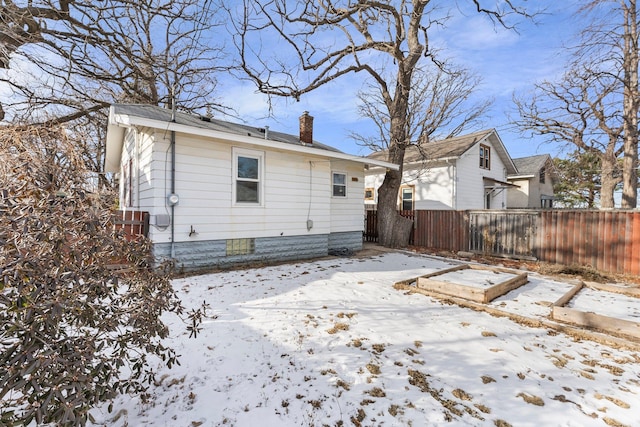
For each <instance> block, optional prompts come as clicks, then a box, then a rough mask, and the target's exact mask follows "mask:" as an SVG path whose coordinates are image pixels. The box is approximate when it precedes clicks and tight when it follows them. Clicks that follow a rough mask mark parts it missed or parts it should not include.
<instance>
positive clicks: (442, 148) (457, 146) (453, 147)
mask: <svg viewBox="0 0 640 427" xmlns="http://www.w3.org/2000/svg"><path fill="white" fill-rule="evenodd" d="M492 135H493V137H494V139H493V141H492V142H493V143H494V145H495V147H494V148H495V149H496V151H497V152H498V155H500V157H501V158H502V160H503V162H504V164H505V166H506V168H507V172H508V173H515V167H514V165H513V163H512V161H511V157H510V156H509V153H507V150H506V148H505V147H504V145H503V144H502V141H501V140H500V137H499V136H498V134H497V132H496V130H495V129H485V130H481V131H478V132H474V133H470V134H466V135H460V136H454V137H451V138H446V139H443V140H440V141H434V142H428V143H425V144H421V145H420V146H419V147H418V146H415V145H412V146H409V147H408V148H407V150H406V152H405V155H404V163H405V164H408V163H417V162H422V161H425V160H426V161H437V160H445V159H457V158H459V157H460V156H462V155H463V154H464V153H466V152H467V150H469V149H470V148H471V147H473V146H474V145H475V144H477V143H478V142H481V141H484V140H487V139H489V138H491V137H492ZM387 153H388V150H383V151H376V152H374V153H371V154H369V155H368V156H367V157H368V158H370V159H374V160H385V161H386V160H387V157H388V156H387Z"/></svg>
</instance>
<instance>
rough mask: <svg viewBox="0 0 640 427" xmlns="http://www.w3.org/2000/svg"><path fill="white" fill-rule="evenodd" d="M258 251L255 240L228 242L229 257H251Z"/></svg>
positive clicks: (231, 240) (230, 240)
mask: <svg viewBox="0 0 640 427" xmlns="http://www.w3.org/2000/svg"><path fill="white" fill-rule="evenodd" d="M255 251H256V240H255V239H229V240H227V256H233V255H249V254H252V253H255Z"/></svg>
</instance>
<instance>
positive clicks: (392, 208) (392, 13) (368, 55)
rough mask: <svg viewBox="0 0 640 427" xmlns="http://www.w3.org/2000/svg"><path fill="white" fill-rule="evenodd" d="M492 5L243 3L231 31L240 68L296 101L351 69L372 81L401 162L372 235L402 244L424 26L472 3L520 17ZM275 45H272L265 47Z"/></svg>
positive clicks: (426, 53)
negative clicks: (403, 192)
mask: <svg viewBox="0 0 640 427" xmlns="http://www.w3.org/2000/svg"><path fill="white" fill-rule="evenodd" d="M491 3H492V4H493V5H492V6H488V7H485V6H483V4H485V3H481V2H480V1H479V0H469V1H468V2H463V3H461V2H458V4H457V5H451V3H449V2H442V1H436V0H398V1H389V2H379V1H369V0H362V1H357V2H353V1H337V2H334V1H332V0H318V1H314V2H298V1H289V0H270V1H261V2H254V1H249V0H246V1H244V3H243V10H242V17H241V18H240V19H239V20H238V21H237V25H236V27H235V29H234V32H235V33H236V34H237V37H236V45H237V47H238V50H239V52H240V56H241V63H240V66H241V67H242V68H243V70H244V71H245V73H246V75H247V76H249V78H250V79H252V80H253V81H254V82H255V83H256V85H257V87H258V89H259V90H260V91H262V92H263V93H267V94H270V95H274V96H288V97H293V98H299V97H300V96H302V95H304V94H306V93H308V92H310V91H312V90H314V89H317V88H318V87H320V86H322V85H325V84H327V83H328V82H330V81H332V80H334V79H337V78H340V77H342V76H344V75H347V74H352V73H362V74H364V75H365V77H366V78H367V79H369V80H370V81H371V82H372V84H375V85H377V86H378V88H379V89H378V91H377V92H378V93H379V94H380V97H381V99H382V102H383V105H384V108H385V115H386V116H387V117H388V119H389V125H388V128H389V135H388V138H387V140H388V146H389V147H388V148H389V158H388V160H389V161H391V162H393V163H395V164H398V165H400V170H398V171H388V172H387V173H386V175H385V178H384V182H383V184H382V186H381V187H380V189H379V190H378V194H379V200H378V201H379V203H378V213H379V223H378V235H379V238H380V243H381V244H383V245H385V246H390V247H397V246H406V244H407V243H408V239H409V233H410V230H411V226H412V223H411V222H410V221H409V220H407V219H406V218H403V217H401V216H400V215H398V213H397V212H396V202H397V195H398V190H399V188H400V183H401V179H402V164H403V159H404V153H405V150H406V148H407V146H408V145H409V144H411V138H410V130H409V127H408V120H409V116H410V109H409V107H410V106H409V100H410V98H411V94H412V91H413V90H414V89H413V85H414V84H415V71H416V69H417V68H418V67H419V66H420V64H421V62H422V61H429V60H433V59H434V57H435V53H434V51H433V50H432V49H431V48H430V45H429V43H430V40H429V34H430V31H431V29H432V27H433V26H434V25H439V24H444V23H445V21H446V17H447V15H448V12H449V11H450V10H451V8H455V7H456V6H457V7H464V6H468V7H471V8H473V9H474V10H476V11H477V12H479V13H483V14H485V15H487V16H489V17H490V18H491V19H493V20H494V21H495V22H496V23H497V24H498V25H505V26H507V25H506V21H505V19H506V18H507V16H508V15H510V14H520V15H525V14H526V13H525V10H524V9H522V8H519V7H518V6H517V5H516V4H515V3H514V2H511V1H508V2H495V3H494V2H491ZM230 10H235V9H231V8H230ZM276 44H277V45H278V47H279V48H278V49H276V50H274V49H267V48H266V47H267V46H273V45H276ZM280 53H282V54H284V55H288V58H287V57H282V56H279V54H280ZM292 55H293V59H291V56H292ZM292 60H294V61H295V62H296V64H293V65H292V63H291V61H292Z"/></svg>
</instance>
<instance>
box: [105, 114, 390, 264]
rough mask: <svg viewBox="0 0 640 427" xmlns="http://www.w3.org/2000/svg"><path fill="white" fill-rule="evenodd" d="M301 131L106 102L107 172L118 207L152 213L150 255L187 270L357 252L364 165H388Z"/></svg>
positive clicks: (308, 123)
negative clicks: (113, 179) (112, 176)
mask: <svg viewBox="0 0 640 427" xmlns="http://www.w3.org/2000/svg"><path fill="white" fill-rule="evenodd" d="M300 130H301V132H300V135H295V136H294V135H287V134H283V133H280V132H274V131H271V130H269V129H268V128H256V127H252V126H246V125H239V124H234V123H229V122H224V121H220V120H215V119H210V118H207V117H201V116H197V115H190V114H184V113H175V117H174V118H172V112H171V111H170V110H167V109H164V108H160V107H156V106H150V105H113V106H112V107H111V110H110V113H109V125H108V129H107V151H106V155H107V164H106V170H107V171H109V172H116V173H118V174H119V182H120V184H119V185H120V197H119V199H120V207H121V209H123V210H140V211H147V212H149V213H150V224H151V226H150V231H149V238H150V239H151V241H152V243H153V252H154V255H155V256H156V259H159V260H161V259H163V258H172V259H175V260H176V261H177V264H178V266H180V267H182V268H184V269H188V270H192V269H197V268H206V267H212V266H224V265H230V264H237V263H243V262H259V261H267V262H271V261H281V260H291V259H304V258H312V257H317V256H324V255H327V253H329V252H330V251H332V250H335V249H344V248H347V249H351V250H358V249H361V248H362V231H363V220H362V204H363V193H364V170H365V167H381V168H394V167H396V166H395V165H392V164H389V163H387V162H384V161H378V160H375V159H367V158H363V157H357V156H352V155H348V154H344V153H342V152H340V151H338V150H336V149H334V148H331V147H329V146H326V145H323V144H320V143H318V142H315V141H313V138H312V130H313V118H312V117H311V116H309V115H308V114H307V113H306V112H305V114H303V115H302V116H301V117H300Z"/></svg>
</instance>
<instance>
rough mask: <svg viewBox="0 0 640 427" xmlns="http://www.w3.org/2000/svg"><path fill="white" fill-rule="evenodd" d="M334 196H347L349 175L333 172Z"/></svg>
mask: <svg viewBox="0 0 640 427" xmlns="http://www.w3.org/2000/svg"><path fill="white" fill-rule="evenodd" d="M333 197H347V175H346V174H344V173H337V172H334V173H333Z"/></svg>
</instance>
